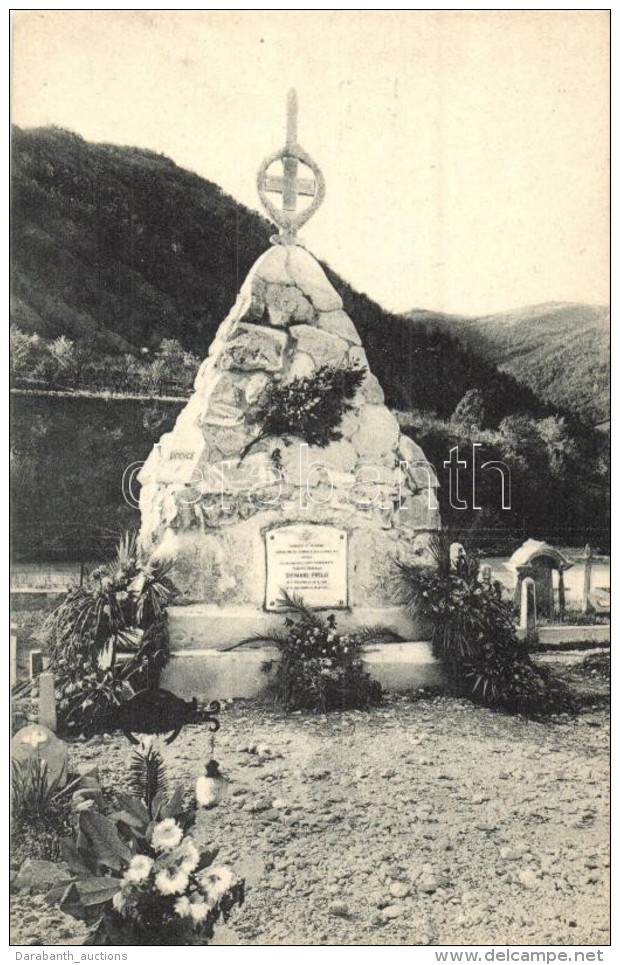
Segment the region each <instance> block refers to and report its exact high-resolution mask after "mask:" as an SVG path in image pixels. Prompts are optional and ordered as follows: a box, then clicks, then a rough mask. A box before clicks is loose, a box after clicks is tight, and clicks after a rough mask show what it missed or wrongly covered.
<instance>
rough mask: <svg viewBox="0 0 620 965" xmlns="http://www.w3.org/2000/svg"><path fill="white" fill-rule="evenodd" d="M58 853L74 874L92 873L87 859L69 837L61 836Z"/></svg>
mask: <svg viewBox="0 0 620 965" xmlns="http://www.w3.org/2000/svg"><path fill="white" fill-rule="evenodd" d="M60 854H61V857H62V860H63V861H66V862H67V864H68V865H69V870H70V871H73V872H74V874H76V875H88V874H92V873H93V868H92V867H91V866H90V865H89V863H88V860H87V859H85V858H84V856H83V855H81V854H80V852H79V851H78V849H77V848H76V846H75V844H74V843H73V841H72V840H71V838H63V839H62V840H61V842H60Z"/></svg>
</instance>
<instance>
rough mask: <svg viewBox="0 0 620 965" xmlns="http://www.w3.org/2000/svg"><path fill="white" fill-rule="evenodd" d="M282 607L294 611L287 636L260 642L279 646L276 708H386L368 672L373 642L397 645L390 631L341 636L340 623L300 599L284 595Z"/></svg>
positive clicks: (271, 636)
mask: <svg viewBox="0 0 620 965" xmlns="http://www.w3.org/2000/svg"><path fill="white" fill-rule="evenodd" d="M280 603H281V606H282V607H283V608H286V609H287V610H288V611H289V615H288V616H287V617H286V618H285V621H284V625H285V631H284V632H283V633H280V634H278V633H272V634H269V635H268V636H265V637H260V638H253V639H261V640H264V641H265V642H270V643H275V645H276V646H277V648H278V649H279V651H280V661H279V663H278V667H277V670H276V674H275V678H274V681H273V685H272V693H273V697H274V700H275V701H276V703H279V704H282V705H284V706H285V707H286V708H287V710H312V711H316V712H318V713H325V712H326V711H329V710H353V709H357V710H363V709H365V708H367V707H371V706H373V705H375V704H378V703H380V702H381V685H380V684H379V683H378V681H376V680H373V678H372V677H371V676H370V674H369V673H368V672H367V671H366V669H365V667H364V649H365V647H366V645H367V644H368V643H370V642H379V641H381V640H383V641H385V640H392V641H393V640H394V639H396V637H395V634H393V633H392V632H391V631H390V630H388V629H385V628H382V627H380V628H373V629H361V630H359V631H357V632H356V633H352V634H342V633H339V632H338V629H337V625H336V617H335V616H334V615H333V614H330V615H329V616H328V617H327V618H326V619H323V617H322V616H321V615H320V614H319V613H317V612H316V611H313V610H310V609H308V608H307V607H306V606H305V605H304V603H303V601H302V600H301V599H300V598H299V597H296V596H291V595H289V594H288V593H284V594H283V596H282V599H281V601H280Z"/></svg>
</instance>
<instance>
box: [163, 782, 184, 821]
mask: <svg viewBox="0 0 620 965" xmlns="http://www.w3.org/2000/svg"><path fill="white" fill-rule="evenodd" d="M182 809H183V789H182V788H180V787H176V788H175V789H174V792H173V794H172V797H170V798H168V800H167V801H166V803H165V804H164V805H163V807H162V808H161V812H160V814H161V817H162V818H174V817H176V815H177V814H178V813H179V811H181V810H182Z"/></svg>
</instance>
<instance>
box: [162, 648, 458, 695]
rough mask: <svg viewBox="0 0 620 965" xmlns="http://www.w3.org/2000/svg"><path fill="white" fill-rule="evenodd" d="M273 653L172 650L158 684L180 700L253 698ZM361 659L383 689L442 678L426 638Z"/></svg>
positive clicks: (434, 683) (433, 683) (437, 682)
mask: <svg viewBox="0 0 620 965" xmlns="http://www.w3.org/2000/svg"><path fill="white" fill-rule="evenodd" d="M278 656H279V654H278V650H277V648H276V647H269V646H264V647H257V648H251V649H250V648H245V647H244V648H239V649H237V650H229V651H222V650H185V651H180V652H179V651H177V652H175V653H172V655H171V657H170V660H169V662H168V663H167V665H166V667H165V668H164V670H163V673H162V679H161V686H162V687H164V688H165V689H166V690H170V691H172V693H174V694H177V695H178V696H179V697H183V698H184V699H189V698H190V697H198V698H199V699H201V700H217V699H220V700H231V699H235V698H240V697H246V698H248V697H256V696H257V695H258V694H260V693H261V692H262V691H263V690H265V688H266V686H267V684H268V683H269V681H270V679H272V677H273V674H274V672H275V668H276V665H277V661H278ZM365 662H366V665H367V667H368V670H369V672H370V673H371V674H372V676H373V677H374V678H375V679H376V680H378V681H379V683H380V684H381V685H382V686H383V687H384V688H385V689H386V690H409V689H411V688H419V687H437V688H441V687H442V686H443V685H444V683H445V678H444V675H443V671H442V669H441V666H440V664H439V661H437V660H436V659H435V657H433V655H432V652H431V647H430V644H429V643H427V642H426V641H415V642H407V643H388V644H377V645H374V646H369V647H368V651H367V655H366V658H365ZM264 667H267V668H268V669H267V670H266V671H265V670H264V669H263V668H264Z"/></svg>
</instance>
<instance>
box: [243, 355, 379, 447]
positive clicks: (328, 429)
mask: <svg viewBox="0 0 620 965" xmlns="http://www.w3.org/2000/svg"><path fill="white" fill-rule="evenodd" d="M365 375H366V372H365V369H363V368H361V367H360V366H359V364H357V363H345V364H342V365H339V366H330V365H322V366H321V367H320V368H318V369H317V370H316V372H314V373H313V374H312V375H305V376H302V377H300V378H296V379H292V380H291V381H290V382H271V383H269V385H267V386H266V387H265V389H264V390H263V391H262V392H261V394H260V395H259V397H258V399H257V402H256V407H255V408H254V410H253V411H252V412H251V413H250V414H249V416H248V422H249V424H250V425H253V426H257V428H258V430H259V431H258V435H257V436H256V437H255V438H254V439H252V440H251V442H249V443H248V445H247V446H246V447H245V449H244V450H243V452H242V453H241V459H240V461H243V459H245V457H246V456H247V454H248V453H249V452H250V450H251V449H252V448H253V447H254V446H255V445H257V444H258V443H259V442H261V441H262V440H263V439H267V438H268V437H269V436H299V437H300V438H301V439H303V440H304V442H307V443H308V445H310V446H318V447H319V448H324V447H325V446H327V445H329V443H330V442H336V441H338V439H341V438H342V431H341V430H340V428H339V427H340V424H341V422H342V417H343V415H344V414H345V413H346V412H348V411H350V409H352V408H353V398H354V397H355V393H356V392H357V390H358V389H359V388H360V386H361V384H362V382H363V381H364V377H365Z"/></svg>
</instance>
